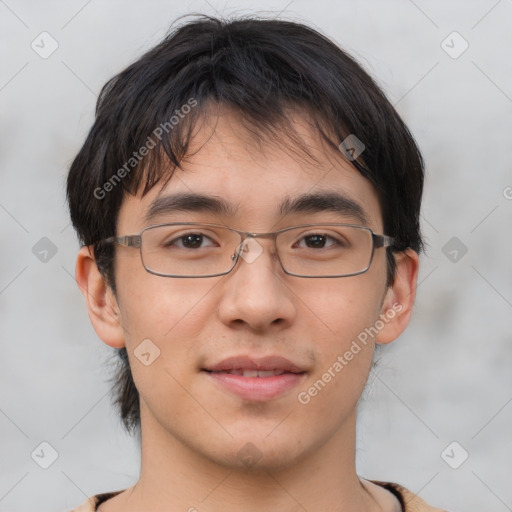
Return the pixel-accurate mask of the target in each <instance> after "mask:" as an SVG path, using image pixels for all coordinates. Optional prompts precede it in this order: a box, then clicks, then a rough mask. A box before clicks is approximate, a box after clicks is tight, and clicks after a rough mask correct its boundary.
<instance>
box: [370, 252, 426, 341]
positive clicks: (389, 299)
mask: <svg viewBox="0 0 512 512" xmlns="http://www.w3.org/2000/svg"><path fill="white" fill-rule="evenodd" d="M395 260H396V275H395V280H394V282H393V284H392V285H391V286H390V287H389V288H388V289H387V291H386V295H385V297H384V300H383V302H382V308H381V314H380V319H381V320H382V323H383V324H384V325H383V327H382V329H380V331H379V333H378V334H377V336H376V339H375V341H376V342H377V343H381V344H385V343H390V342H392V341H394V340H395V339H396V338H398V336H400V334H402V332H403V331H404V330H405V328H406V327H407V325H408V324H409V320H410V319H411V314H412V309H413V306H414V299H415V297H416V285H417V280H418V269H419V256H418V253H416V252H415V251H413V250H412V249H407V250H406V251H403V252H400V253H397V254H395Z"/></svg>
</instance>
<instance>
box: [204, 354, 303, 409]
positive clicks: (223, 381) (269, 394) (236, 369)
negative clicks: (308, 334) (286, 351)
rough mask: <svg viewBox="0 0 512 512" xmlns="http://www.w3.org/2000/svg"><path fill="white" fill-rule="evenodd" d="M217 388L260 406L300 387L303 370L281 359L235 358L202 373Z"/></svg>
mask: <svg viewBox="0 0 512 512" xmlns="http://www.w3.org/2000/svg"><path fill="white" fill-rule="evenodd" d="M202 370H203V372H204V373H205V374H206V376H207V377H209V378H210V379H211V382H213V383H214V384H215V385H216V386H219V387H220V388H222V389H223V390H226V391H228V392H229V393H230V394H235V395H237V396H238V397H239V398H242V399H243V400H246V401H256V402H263V401H267V400H272V399H274V398H277V397H279V396H282V395H284V394H285V393H287V392H289V391H290V390H291V389H292V388H294V387H296V386H298V385H299V383H300V382H301V381H302V380H303V378H304V376H305V375H306V370H305V369H304V368H302V367H300V366H299V365H297V364H295V363H292V362H291V361H290V360H288V359H286V358H284V357H280V356H269V357H264V358H255V357H250V356H245V355H244V356H235V357H230V358H227V359H224V360H223V361H220V362H218V363H215V364H213V365H208V366H207V367H206V368H203V369H202Z"/></svg>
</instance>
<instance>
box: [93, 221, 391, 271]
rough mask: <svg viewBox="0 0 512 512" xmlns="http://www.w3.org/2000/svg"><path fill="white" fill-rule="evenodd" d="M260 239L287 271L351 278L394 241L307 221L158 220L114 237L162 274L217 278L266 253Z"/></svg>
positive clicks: (110, 240)
mask: <svg viewBox="0 0 512 512" xmlns="http://www.w3.org/2000/svg"><path fill="white" fill-rule="evenodd" d="M258 238H271V239H274V241H275V251H276V254H277V258H278V260H279V262H280V263H281V266H282V268H283V270H284V272H285V273H286V274H289V275H292V276H297V277H346V276H355V275H358V274H362V273H364V272H366V271H367V270H368V269H369V268H370V264H371V262H372V259H373V253H374V250H375V249H377V248H379V247H389V246H391V245H393V243H394V239H393V238H392V237H389V236H386V235H376V234H375V233H374V232H373V231H372V230H371V229H370V228H367V227H363V226H356V225H351V224H334V223H327V224H304V225H301V226H293V227H289V228H284V229H281V230H279V231H273V232H270V233H250V232H247V231H239V230H237V229H232V228H228V227H226V226H219V225H216V224H200V223H196V222H183V223H174V222H173V223H170V224H157V225H154V226H149V227H147V228H145V229H143V230H142V231H141V232H140V233H139V234H138V235H129V236H113V237H110V238H106V239H104V240H102V241H101V242H100V243H116V244H120V245H123V246H126V247H136V248H139V250H140V255H141V259H142V264H143V265H144V268H145V269H146V270H147V271H148V272H149V273H151V274H155V275H157V276H162V277H215V276H222V275H225V274H229V272H231V271H232V270H233V269H234V268H235V266H236V264H237V263H238V261H239V260H240V258H242V259H244V260H245V261H246V262H248V263H252V262H253V261H254V260H255V259H257V258H258V256H259V255H260V254H261V253H262V252H263V247H262V246H261V245H260V244H259V243H258V242H257V241H256V239H258Z"/></svg>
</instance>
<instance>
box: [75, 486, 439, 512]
mask: <svg viewBox="0 0 512 512" xmlns="http://www.w3.org/2000/svg"><path fill="white" fill-rule="evenodd" d="M371 482H373V483H374V484H377V485H380V486H381V487H384V488H385V489H387V490H388V491H390V492H391V493H393V494H394V495H395V496H396V497H397V498H398V501H399V502H400V503H401V505H402V510H403V512H446V511H443V510H441V509H439V508H434V507H431V506H430V505H427V504H426V503H425V502H424V501H423V500H422V499H421V498H418V496H417V495H416V494H414V493H412V492H411V491H408V490H407V489H405V488H404V487H402V486H401V485H398V484H393V483H387V482H376V481H375V480H371ZM122 492H123V491H116V492H107V493H104V494H97V495H96V496H92V497H91V498H88V499H87V501H86V502H85V503H83V504H82V505H80V506H79V507H78V508H74V509H73V510H71V511H70V512H95V511H96V510H97V509H98V506H99V505H101V504H102V503H103V502H105V501H107V500H108V499H110V498H113V497H114V496H116V495H117V494H120V493H122Z"/></svg>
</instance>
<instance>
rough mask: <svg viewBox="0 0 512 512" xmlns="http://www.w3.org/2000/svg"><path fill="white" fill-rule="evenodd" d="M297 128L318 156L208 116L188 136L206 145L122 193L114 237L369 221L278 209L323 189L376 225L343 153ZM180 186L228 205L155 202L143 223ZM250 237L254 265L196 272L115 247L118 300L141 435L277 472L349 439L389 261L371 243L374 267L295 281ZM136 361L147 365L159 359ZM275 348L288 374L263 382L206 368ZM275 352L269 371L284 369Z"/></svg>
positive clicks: (363, 187) (366, 187)
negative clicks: (182, 273) (154, 180)
mask: <svg viewBox="0 0 512 512" xmlns="http://www.w3.org/2000/svg"><path fill="white" fill-rule="evenodd" d="M302 124H303V125H304V123H302ZM297 129H298V130H299V132H300V133H301V134H302V135H303V136H304V138H305V139H306V140H307V141H308V143H309V145H310V148H311V151H313V152H314V154H315V156H316V157H317V159H318V160H319V162H320V163H318V162H317V163H313V161H312V160H307V159H306V158H300V156H298V155H297V154H295V155H293V154H291V152H290V151H289V148H288V150H287V148H286V147H284V146H280V145H279V144H278V143H275V144H270V145H268V144H263V145H262V146H261V147H259V149H258V148H257V147H256V145H255V144H253V143H251V136H250V134H249V133H248V132H246V131H245V130H244V129H243V128H242V127H241V125H240V124H239V122H238V120H237V118H236V116H235V115H234V114H232V113H226V114H224V115H222V116H221V117H220V118H219V120H218V124H217V126H216V128H215V130H214V133H213V135H212V127H211V125H208V123H205V125H204V126H203V128H202V129H201V130H202V131H201V132H200V133H199V134H198V135H197V138H196V141H201V143H200V144H199V143H198V144H197V147H196V149H198V148H199V146H200V145H201V146H202V147H201V148H200V149H199V151H198V152H196V153H195V154H193V155H192V156H191V157H189V158H188V160H187V162H186V163H184V164H183V166H184V170H177V171H176V172H175V174H174V176H173V177H172V179H171V180H170V181H169V182H168V183H167V185H166V186H165V187H164V188H162V187H158V186H157V187H154V188H153V189H152V190H151V191H150V193H148V194H147V195H146V196H144V197H141V195H140V194H139V195H137V196H127V197H126V198H125V200H124V202H123V205H122V208H121V210H120V213H119V221H118V235H131V234H136V233H139V232H140V231H141V230H142V229H144V228H145V227H147V226H148V225H150V224H159V223H166V222H204V223H213V224H221V225H226V226H229V227H232V228H236V229H239V230H244V231H250V232H269V231H275V230H278V229H282V228H286V227H290V226H295V225H301V224H310V223H327V222H340V223H350V224H358V225H363V224H362V221H361V219H360V218H358V217H357V216H354V214H350V213H349V212H345V213H343V212H339V211H334V210H332V209H325V208H321V207H319V208H318V209H316V211H313V210H310V211H303V212H300V211H299V212H291V213H288V214H286V215H284V216H283V215H282V214H281V213H280V207H281V205H283V203H285V202H288V204H289V203H290V202H292V201H294V199H296V198H298V197H299V196H304V195H308V194H322V193H329V194H332V193H337V194H339V195H340V196H343V197H345V198H348V199H350V200H351V201H353V202H354V203H357V204H358V205H360V207H361V209H362V210H363V212H364V215H365V216H366V219H367V221H366V223H365V224H364V225H366V226H367V227H370V228H372V229H373V230H374V232H375V233H382V232H383V227H382V218H381V211H380V207H379V202H378V199H377V195H376V192H375V190H374V189H373V187H372V186H371V185H370V183H369V182H368V181H367V180H366V179H364V178H363V177H362V176H361V175H360V174H359V173H358V172H357V171H356V170H355V169H354V168H353V167H351V165H350V164H349V163H348V162H346V161H343V159H342V158H341V155H340V157H339V158H337V157H336V156H334V155H333V154H332V152H331V153H330V158H328V157H327V156H326V155H327V154H328V152H327V150H326V148H325V146H324V145H322V143H321V142H320V140H319V139H315V138H314V137H313V136H312V135H310V134H309V132H308V129H307V128H305V126H301V125H300V124H297ZM205 141H206V142H205ZM204 142H205V143H204ZM203 143H204V144H203ZM363 156H364V155H363ZM180 193H182V194H191V193H193V194H200V195H204V196H208V197H212V198H216V199H222V200H223V201H224V202H226V203H228V204H229V205H230V206H231V207H232V209H233V210H236V214H234V215H231V214H227V213H219V212H216V213H214V212H210V211H193V210H191V211H172V210H171V211H167V210H166V209H165V208H163V209H160V210H159V212H158V213H157V215H156V216H155V217H153V218H152V219H151V222H150V223H148V221H147V220H146V219H145V216H146V214H147V212H148V211H149V209H150V206H151V205H152V203H153V202H154V201H155V200H156V199H157V198H163V197H166V196H169V195H171V194H173V195H174V194H180ZM258 243H259V244H260V245H261V247H262V248H263V249H264V251H263V253H261V254H260V255H259V256H258V257H257V258H256V259H255V260H254V261H251V262H249V261H248V260H244V259H240V261H239V262H238V264H237V266H236V267H235V268H234V270H233V271H232V272H231V273H230V274H228V275H225V276H220V277H209V278H193V279H191V278H165V277H160V276H156V275H152V274H150V273H148V272H146V271H145V270H144V268H143V265H142V263H141V259H140V255H139V252H138V250H135V249H133V248H127V247H121V246H117V248H116V274H115V279H116V285H117V304H118V312H119V319H120V323H121V325H122V328H123V330H124V338H125V342H126V348H127V350H128V354H129V357H130V365H131V368H132V373H133V377H134V381H135V383H136V386H137V388H138V390H139V393H140V400H141V414H142V429H143V436H151V435H153V434H156V433H157V432H158V435H159V436H162V435H163V436H164V437H165V438H166V439H168V440H170V441H171V442H172V443H173V444H174V445H175V446H177V445H180V446H181V447H184V448H186V449H189V450H192V451H193V452H195V453H196V454H200V455H203V456H204V457H206V458H208V459H210V460H212V461H215V462H217V463H220V464H223V465H226V466H231V467H236V466H239V467H243V466H244V465H246V466H247V465H248V464H249V465H250V464H251V462H248V460H250V459H251V457H252V460H254V461H255V460H256V459H258V464H260V465H261V466H262V467H265V468H278V467H283V466H286V465H288V464H291V463H293V462H294V461H298V460H301V459H303V458H304V457H306V456H307V455H308V454H312V453H314V452H315V451H317V450H319V449H320V448H321V447H322V446H324V445H326V443H329V442H331V441H332V442H335V441H336V440H338V442H339V443H341V444H343V443H344V442H346V443H347V446H349V445H350V444H351V443H352V442H353V440H352V439H351V440H350V441H349V440H343V435H344V434H346V432H349V431H350V429H348V427H347V426H348V425H350V424H352V422H353V421H354V418H355V408H356V404H357V401H358V399H359V397H360V395H361V392H362V389H363V387H364V384H365V382H366V379H367V376H368V373H369V370H370V367H371V362H372V356H373V348H374V343H375V340H374V339H372V338H371V337H368V338H367V341H366V344H363V343H361V341H359V342H357V345H358V346H359V351H357V349H355V348H354V345H353V342H354V341H355V340H358V336H360V335H361V333H363V332H365V329H367V328H369V327H371V326H374V324H375V323H376V321H377V320H379V315H381V314H385V313H386V311H385V310H384V309H383V308H384V306H383V301H384V297H385V295H386V257H385V250H384V249H377V250H376V251H375V254H374V258H373V261H372V264H371V267H370V269H369V270H368V271H367V272H366V273H364V274H361V275H357V276H352V277H343V278H300V277H295V276H290V275H287V274H285V273H284V271H283V270H282V268H281V266H280V264H279V261H278V259H277V258H276V256H275V254H274V245H273V242H272V240H271V239H258ZM366 332H367V331H366ZM143 340H151V344H154V345H155V346H156V347H158V349H159V350H160V355H159V356H158V357H156V359H154V360H153V361H152V362H151V364H149V365H146V364H143V362H142V361H141V360H139V359H138V358H137V357H136V356H135V355H134V351H135V352H136V353H139V352H140V350H139V351H137V347H138V346H139V345H140V344H141V343H142V342H143ZM359 340H361V336H360V338H359ZM145 343H146V345H144V346H145V347H146V348H147V347H151V346H152V345H151V344H149V345H147V344H148V342H147V341H146V342H145ZM351 347H352V354H353V357H350V356H349V359H348V360H347V357H344V354H345V353H346V352H347V351H349V352H350V351H351ZM150 352H151V351H150ZM339 356H341V357H342V359H343V361H344V362H343V363H341V362H340V359H339ZM144 357H145V358H146V359H151V360H152V359H153V357H154V355H151V356H144ZM144 357H142V358H141V359H144ZM269 357H278V358H284V359H286V360H288V361H289V363H290V364H291V365H294V366H295V370H293V371H292V372H291V373H288V371H287V372H285V374H283V375H281V376H276V375H274V376H265V375H266V374H261V375H263V376H260V377H247V376H244V375H235V376H233V375H231V376H230V377H226V376H225V374H226V373H229V371H227V370H226V369H224V371H223V372H220V371H219V372H212V371H209V370H211V369H212V368H214V367H216V368H222V367H223V364H224V363H223V361H225V360H226V359H228V358H246V359H242V363H241V364H242V365H244V364H246V365H247V366H251V364H253V367H251V368H249V369H253V370H254V365H256V366H258V365H259V364H260V363H261V364H262V365H263V366H262V367H265V368H266V366H265V364H266V363H268V365H272V364H273V363H275V361H276V360H274V361H272V360H270V359H265V358H269ZM244 361H245V362H244ZM277 361H278V363H276V364H277V366H279V365H281V364H284V363H282V361H280V360H277ZM337 361H338V365H336V364H335V363H336V362H337ZM250 362H252V363H250ZM146 363H147V361H146ZM227 364H228V366H229V362H228V363H227ZM216 365H217V366H216ZM219 365H220V366H219ZM232 365H233V366H237V363H232ZM268 365H267V366H268ZM340 365H341V369H340ZM224 366H225V365H224ZM329 369H330V371H329ZM288 370H290V368H288ZM299 371H300V372H299ZM297 372H298V373H297ZM326 372H327V373H329V375H330V378H329V377H328V376H325V374H326ZM235 373H236V372H235ZM238 373H240V372H238ZM221 374H224V375H221ZM246 375H248V374H246ZM249 375H251V374H249ZM252 375H254V374H252ZM256 378H257V379H260V381H259V382H254V379H256ZM244 379H246V380H245V381H244ZM265 379H268V380H265ZM319 380H320V381H321V383H318V381H319ZM315 383H316V387H315ZM312 387H314V388H315V389H316V392H315V390H313V391H311V388H312ZM308 390H309V391H308ZM248 443H251V444H248Z"/></svg>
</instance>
